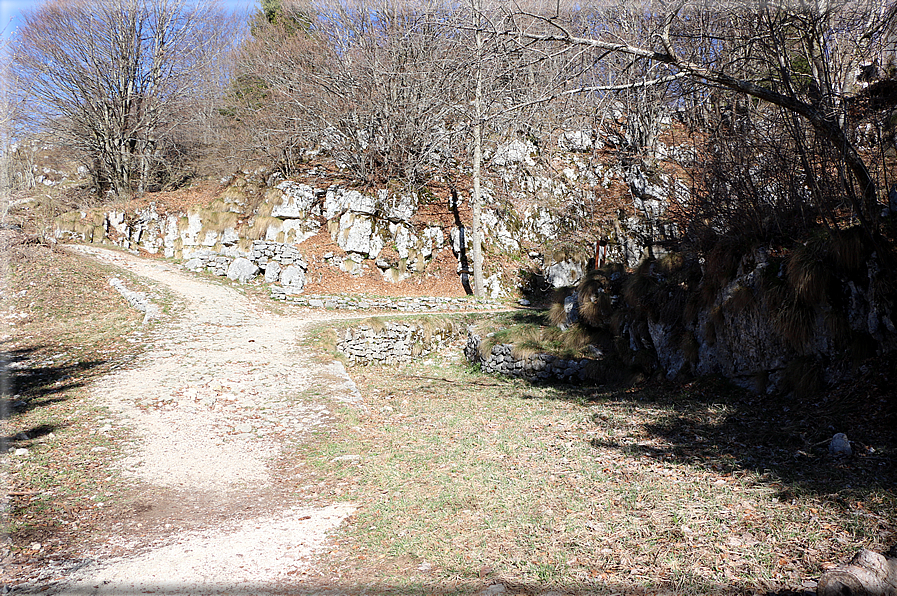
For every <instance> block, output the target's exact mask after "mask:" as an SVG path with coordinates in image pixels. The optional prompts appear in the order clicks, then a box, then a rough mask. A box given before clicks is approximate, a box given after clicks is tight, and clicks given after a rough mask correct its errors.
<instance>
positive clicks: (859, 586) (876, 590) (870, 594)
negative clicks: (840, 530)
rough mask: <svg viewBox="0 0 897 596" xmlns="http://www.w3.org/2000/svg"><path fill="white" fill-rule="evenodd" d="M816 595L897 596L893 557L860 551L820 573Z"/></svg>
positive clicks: (896, 568)
mask: <svg viewBox="0 0 897 596" xmlns="http://www.w3.org/2000/svg"><path fill="white" fill-rule="evenodd" d="M816 596H897V558H894V557H887V556H885V555H882V554H879V553H876V552H873V551H871V550H865V549H863V550H861V551H860V552H858V553H857V554H856V555H854V557H853V559H851V560H850V562H849V563H848V564H846V565H840V566H838V567H835V568H833V569H829V570H828V571H826V572H825V573H823V574H822V577H821V578H819V583H818V584H817V585H816Z"/></svg>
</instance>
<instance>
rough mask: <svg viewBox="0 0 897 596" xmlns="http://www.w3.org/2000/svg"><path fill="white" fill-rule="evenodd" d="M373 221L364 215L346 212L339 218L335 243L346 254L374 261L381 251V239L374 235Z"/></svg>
mask: <svg viewBox="0 0 897 596" xmlns="http://www.w3.org/2000/svg"><path fill="white" fill-rule="evenodd" d="M375 231H376V228H375V225H374V220H373V219H372V218H371V217H368V216H366V215H361V214H357V213H352V212H347V213H344V214H343V215H342V217H340V220H339V230H338V231H337V234H336V238H335V240H336V243H337V244H338V245H339V247H340V248H342V249H343V250H344V251H346V252H350V253H359V254H363V255H366V256H367V257H368V258H371V259H375V258H377V255H379V254H380V251H381V250H383V239H382V238H381V237H380V235H379V234H376V233H375Z"/></svg>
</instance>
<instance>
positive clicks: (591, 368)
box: [464, 333, 599, 382]
mask: <svg viewBox="0 0 897 596" xmlns="http://www.w3.org/2000/svg"><path fill="white" fill-rule="evenodd" d="M482 341H483V339H482V338H481V337H480V336H479V335H475V334H473V333H471V334H469V335H468V336H467V345H465V346H464V355H465V356H466V357H467V360H468V361H470V362H471V363H473V364H479V365H480V367H481V368H482V370H483V372H487V373H492V374H502V375H507V376H509V377H520V378H523V379H526V380H528V381H547V380H558V381H566V382H581V381H590V380H595V379H596V372H597V371H598V370H599V365H598V362H599V361H597V360H594V359H591V358H576V359H567V358H560V357H558V356H554V355H552V354H532V355H529V356H526V357H523V358H518V357H516V356H515V355H514V346H513V344H496V345H494V346H492V349H491V350H490V352H489V354H488V355H486V356H483V355H482V354H481V352H480V344H481V343H482Z"/></svg>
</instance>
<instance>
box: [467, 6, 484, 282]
mask: <svg viewBox="0 0 897 596" xmlns="http://www.w3.org/2000/svg"><path fill="white" fill-rule="evenodd" d="M473 3H474V6H473V11H474V18H476V44H477V56H476V69H477V73H476V77H477V80H476V92H475V95H474V118H475V121H474V125H473V195H472V196H471V198H470V207H471V210H472V211H473V221H472V222H471V225H470V233H471V235H472V236H473V295H474V296H476V297H477V298H482V297H483V295H484V291H483V243H482V230H481V225H480V214H481V212H482V209H483V197H482V195H481V193H480V170H481V167H482V162H483V31H482V29H481V27H480V18H481V7H480V0H473Z"/></svg>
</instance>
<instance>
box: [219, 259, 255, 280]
mask: <svg viewBox="0 0 897 596" xmlns="http://www.w3.org/2000/svg"><path fill="white" fill-rule="evenodd" d="M258 272H259V267H258V265H256V264H255V263H253V262H252V261H250V260H249V259H246V258H243V257H238V258H236V259H234V260H233V262H232V263H231V264H230V267H228V268H227V277H228V279H232V280H234V281H238V282H240V283H244V284H245V283H247V282H248V281H249V280H251V279H252V278H253V277H255V276H256V275H257V274H258Z"/></svg>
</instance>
